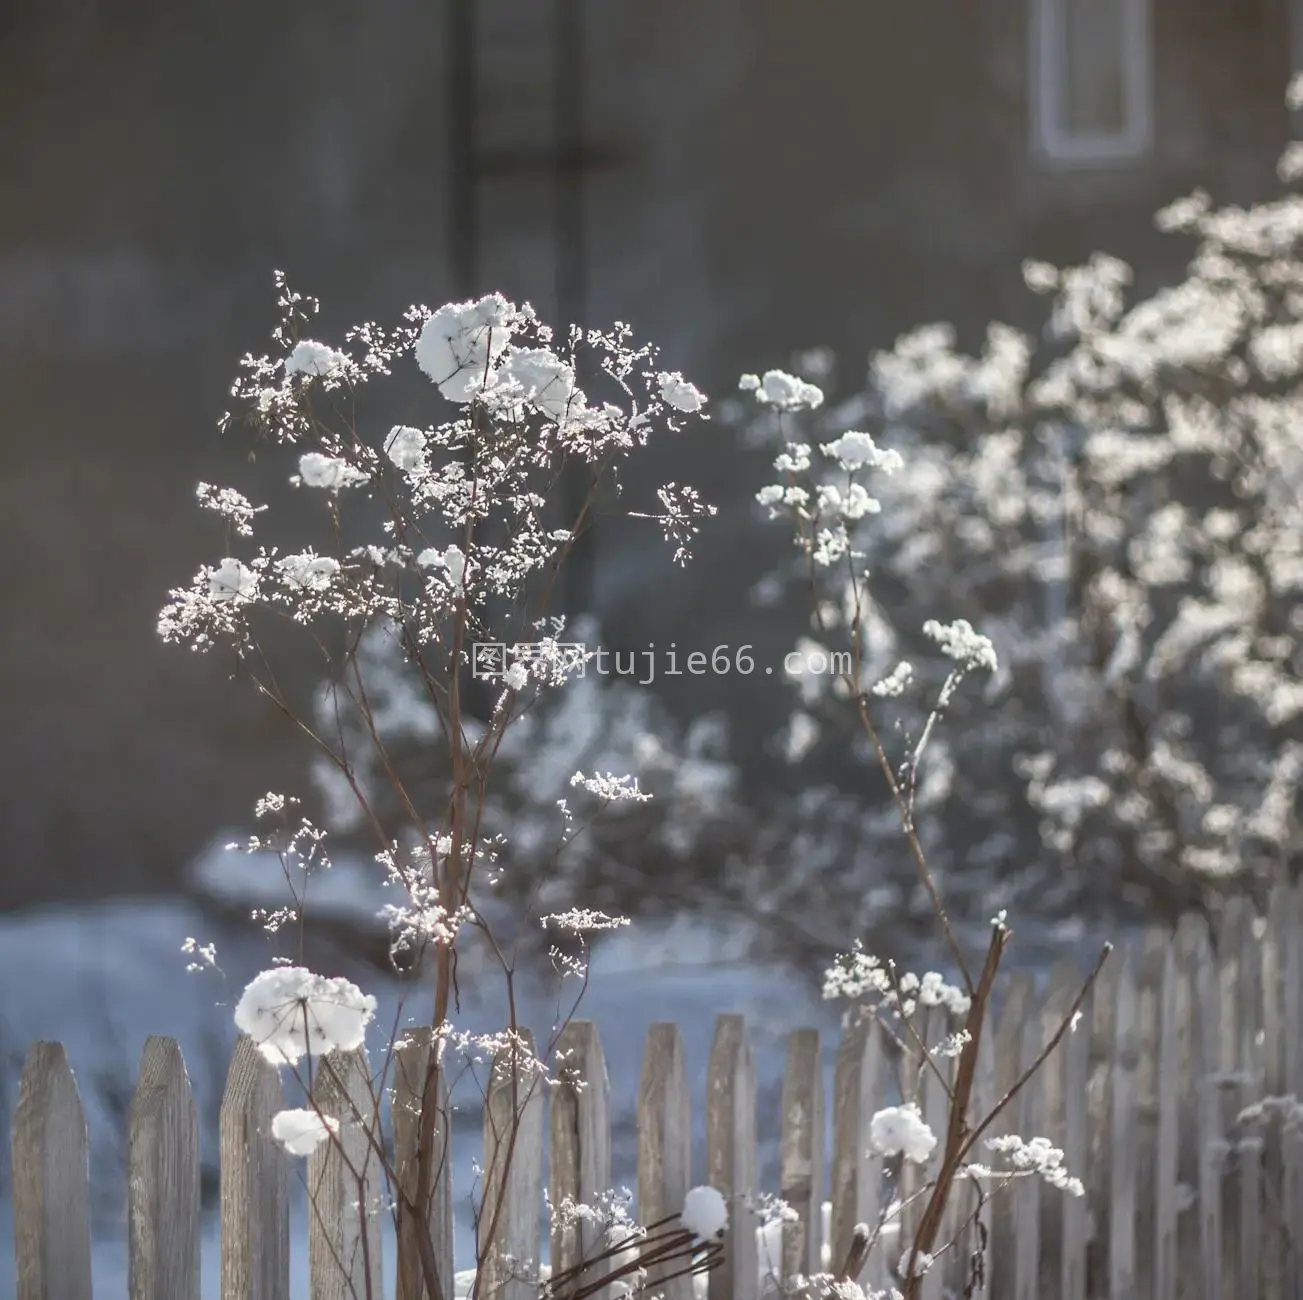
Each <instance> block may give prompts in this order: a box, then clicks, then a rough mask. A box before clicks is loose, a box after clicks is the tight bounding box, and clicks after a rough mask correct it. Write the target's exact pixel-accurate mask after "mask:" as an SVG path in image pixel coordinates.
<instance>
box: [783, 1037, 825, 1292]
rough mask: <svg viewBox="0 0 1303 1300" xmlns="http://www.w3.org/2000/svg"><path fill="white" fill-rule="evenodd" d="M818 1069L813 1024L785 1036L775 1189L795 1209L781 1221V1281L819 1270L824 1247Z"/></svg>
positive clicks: (818, 1054)
mask: <svg viewBox="0 0 1303 1300" xmlns="http://www.w3.org/2000/svg"><path fill="white" fill-rule="evenodd" d="M823 1144H824V1131H823V1068H822V1060H821V1057H820V1052H819V1031H818V1030H817V1029H794V1030H793V1031H792V1032H791V1034H789V1035H788V1039H787V1063H786V1068H785V1069H784V1071H783V1096H782V1130H781V1133H780V1136H779V1161H780V1167H781V1181H780V1183H779V1194H780V1195H781V1196H782V1198H783V1200H784V1201H785V1202H786V1203H787V1204H788V1205H789V1206H790V1207H791V1208H792V1210H794V1211H795V1213H796V1218H795V1219H794V1220H791V1221H790V1222H785V1223H784V1224H783V1280H784V1282H788V1281H790V1280H791V1279H793V1278H795V1277H797V1276H800V1275H804V1276H806V1277H809V1276H810V1275H811V1274H813V1273H818V1272H819V1271H820V1256H821V1254H822V1246H823V1240H822V1237H823V1229H822V1222H821V1219H822V1208H823Z"/></svg>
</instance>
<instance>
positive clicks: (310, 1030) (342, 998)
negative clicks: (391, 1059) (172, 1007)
mask: <svg viewBox="0 0 1303 1300" xmlns="http://www.w3.org/2000/svg"><path fill="white" fill-rule="evenodd" d="M375 1011H376V1000H375V998H374V997H372V996H371V995H370V994H367V993H363V992H362V990H361V989H359V988H358V987H357V985H356V984H353V983H352V982H351V981H349V980H346V979H343V978H336V979H327V978H326V977H325V976H323V975H316V974H314V973H313V972H312V971H310V970H307V969H306V968H304V967H302V966H278V967H276V968H274V969H272V970H265V971H263V972H262V973H261V974H260V975H256V976H255V977H254V978H253V979H252V980H251V981H250V982H249V984H248V986H247V987H246V988H245V990H244V993H243V994H242V995H241V997H240V1000H239V1002H238V1003H237V1004H236V1007H235V1026H236V1028H237V1029H239V1030H240V1032H241V1033H243V1034H248V1036H249V1037H250V1038H251V1039H252V1040H253V1043H254V1046H256V1047H257V1048H258V1050H259V1051H260V1052H261V1053H262V1055H263V1056H264V1057H265V1058H266V1059H267V1060H268V1061H270V1062H271V1063H272V1064H273V1065H295V1064H297V1063H298V1062H299V1060H301V1059H302V1057H303V1056H305V1055H307V1054H308V1053H311V1054H313V1055H316V1056H321V1055H324V1054H325V1053H327V1052H333V1051H343V1052H348V1051H352V1050H353V1049H354V1048H357V1047H361V1046H362V1043H363V1042H364V1040H365V1038H366V1027H367V1025H368V1024H369V1023H370V1021H371V1018H372V1017H373V1016H374V1015H375Z"/></svg>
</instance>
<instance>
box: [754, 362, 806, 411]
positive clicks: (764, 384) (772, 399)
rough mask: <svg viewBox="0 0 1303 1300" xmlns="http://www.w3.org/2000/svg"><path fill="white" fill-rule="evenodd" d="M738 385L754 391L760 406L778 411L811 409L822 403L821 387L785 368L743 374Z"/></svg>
mask: <svg viewBox="0 0 1303 1300" xmlns="http://www.w3.org/2000/svg"><path fill="white" fill-rule="evenodd" d="M738 387H739V388H740V389H741V390H742V391H743V392H744V393H754V394H755V395H756V401H757V402H759V403H760V404H761V405H762V406H772V407H774V408H775V409H776V410H779V411H803V410H810V411H813V410H815V409H816V408H817V407H820V406H822V405H823V389H822V388H819V387H818V386H817V385H816V384H811V383H807V382H806V381H805V380H804V379H798V378H797V377H796V376H795V375H789V374H788V373H787V371H785V370H766V371H765V373H764V374H763V375H760V376H756V375H743V376H742V378H741V379H740V380H738Z"/></svg>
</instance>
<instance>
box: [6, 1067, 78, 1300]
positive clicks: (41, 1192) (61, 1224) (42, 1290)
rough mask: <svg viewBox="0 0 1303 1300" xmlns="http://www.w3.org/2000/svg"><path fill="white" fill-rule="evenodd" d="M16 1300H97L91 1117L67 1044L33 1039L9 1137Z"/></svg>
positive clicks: (19, 1087)
mask: <svg viewBox="0 0 1303 1300" xmlns="http://www.w3.org/2000/svg"><path fill="white" fill-rule="evenodd" d="M10 1151H11V1155H12V1159H13V1169H12V1189H13V1211H14V1251H15V1255H16V1258H15V1262H16V1264H17V1268H18V1271H17V1283H18V1290H17V1300H91V1272H90V1202H89V1179H90V1170H89V1164H88V1154H87V1142H86V1118H85V1115H84V1114H83V1112H82V1108H81V1098H80V1097H79V1096H78V1095H77V1084H76V1081H75V1080H74V1079H73V1077H72V1071H71V1070H70V1069H69V1068H68V1058H67V1057H66V1056H65V1055H64V1051H63V1044H62V1043H33V1044H32V1045H31V1047H30V1048H29V1049H28V1051H27V1059H26V1060H25V1061H24V1062H23V1073H22V1080H21V1082H20V1083H19V1086H18V1106H17V1108H16V1110H15V1112H14V1118H13V1127H12V1133H11V1137H10Z"/></svg>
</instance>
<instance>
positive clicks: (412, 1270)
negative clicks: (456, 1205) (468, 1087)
mask: <svg viewBox="0 0 1303 1300" xmlns="http://www.w3.org/2000/svg"><path fill="white" fill-rule="evenodd" d="M432 1045H433V1048H432ZM442 1048H443V1043H442V1040H440V1041H439V1042H437V1043H436V1042H435V1040H434V1035H433V1031H432V1030H431V1029H430V1027H429V1026H428V1025H425V1026H422V1027H421V1028H419V1029H414V1030H411V1031H409V1032H408V1033H406V1034H404V1036H403V1040H402V1042H401V1043H400V1044H399V1045H398V1046H397V1047H396V1049H395V1051H394V1086H393V1097H392V1102H391V1106H392V1111H391V1113H392V1115H393V1125H394V1166H395V1173H396V1174H397V1178H398V1187H399V1195H398V1206H397V1211H396V1214H397V1222H398V1231H397V1240H398V1300H431V1297H430V1293H429V1291H428V1289H427V1287H426V1285H425V1273H424V1270H423V1268H422V1265H421V1258H422V1254H423V1251H422V1243H421V1237H422V1236H423V1235H424V1237H425V1239H426V1242H427V1243H428V1246H429V1250H430V1257H432V1258H433V1260H434V1266H435V1270H436V1273H437V1276H438V1282H439V1287H440V1289H441V1290H442V1292H443V1297H444V1300H452V1287H453V1275H454V1274H453V1257H452V1162H451V1160H450V1159H449V1153H448V1133H449V1125H450V1122H451V1115H450V1113H449V1110H448V1079H447V1075H446V1072H445V1070H444V1066H443V1061H442V1059H441V1058H436V1059H435V1060H434V1061H433V1063H432V1061H431V1051H432V1050H433V1051H434V1052H441V1051H442ZM432 1064H433V1065H434V1069H433V1072H431V1065H432ZM427 1089H428V1091H427ZM427 1106H429V1107H430V1108H431V1109H432V1111H433V1115H432V1116H431V1117H430V1118H432V1119H433V1124H434V1128H433V1143H432V1145H431V1149H430V1150H429V1151H428V1152H426V1153H422V1151H421V1149H420V1145H421V1119H422V1114H423V1112H424V1109H425V1107H427ZM423 1156H424V1158H426V1159H428V1160H429V1161H430V1165H431V1169H430V1177H429V1184H428V1188H429V1192H428V1194H429V1202H428V1205H427V1213H428V1217H427V1219H426V1221H425V1222H424V1223H422V1222H421V1221H420V1220H419V1219H418V1217H417V1213H418V1212H419V1207H418V1210H417V1211H413V1210H411V1209H409V1208H408V1202H409V1201H410V1202H415V1201H416V1199H417V1194H418V1190H419V1187H420V1178H421V1161H422V1158H423Z"/></svg>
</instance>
